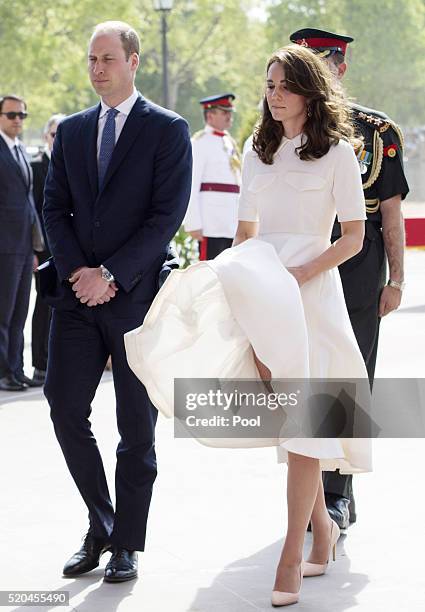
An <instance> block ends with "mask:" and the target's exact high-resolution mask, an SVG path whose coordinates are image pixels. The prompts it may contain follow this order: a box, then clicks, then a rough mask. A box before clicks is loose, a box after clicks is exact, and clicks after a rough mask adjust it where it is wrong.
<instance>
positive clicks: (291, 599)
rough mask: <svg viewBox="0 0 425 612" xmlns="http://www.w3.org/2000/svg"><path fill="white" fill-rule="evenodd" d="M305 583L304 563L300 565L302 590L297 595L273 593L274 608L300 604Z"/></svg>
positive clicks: (281, 592) (280, 592)
mask: <svg viewBox="0 0 425 612" xmlns="http://www.w3.org/2000/svg"><path fill="white" fill-rule="evenodd" d="M302 581H303V563H302V562H301V565H300V588H299V589H298V592H297V593H285V592H283V591H273V592H272V606H273V607H274V608H278V607H280V606H290V605H291V604H295V603H297V602H298V599H299V597H300V591H301V584H302Z"/></svg>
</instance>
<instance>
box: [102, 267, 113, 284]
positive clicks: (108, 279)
mask: <svg viewBox="0 0 425 612" xmlns="http://www.w3.org/2000/svg"><path fill="white" fill-rule="evenodd" d="M100 271H101V272H102V278H103V280H106V282H107V283H112V282H113V281H114V280H115V276H114V275H113V274H112V273H111V272H109V270H108V268H105V266H100Z"/></svg>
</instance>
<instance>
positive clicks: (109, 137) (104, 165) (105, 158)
mask: <svg viewBox="0 0 425 612" xmlns="http://www.w3.org/2000/svg"><path fill="white" fill-rule="evenodd" d="M118 113H119V111H117V109H116V108H110V109H109V110H108V112H107V113H106V122H105V127H104V128H103V133H102V140H101V142H100V151H99V161H98V176H99V189H100V188H101V187H102V184H103V181H104V179H105V175H106V171H107V169H108V166H109V162H110V161H111V157H112V153H113V151H114V147H115V117H116V116H117V115H118Z"/></svg>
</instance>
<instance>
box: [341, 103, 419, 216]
mask: <svg viewBox="0 0 425 612" xmlns="http://www.w3.org/2000/svg"><path fill="white" fill-rule="evenodd" d="M352 117H353V121H354V123H355V126H356V131H357V133H358V134H359V135H360V134H361V135H362V136H363V139H364V140H363V144H364V148H363V150H362V151H361V152H359V154H358V155H357V157H358V161H359V164H360V168H361V171H362V182H363V192H364V197H365V204H366V213H367V219H368V221H372V222H374V223H375V224H376V225H379V227H381V226H382V216H381V212H380V203H381V202H382V201H383V200H387V199H389V198H392V197H393V196H396V195H401V197H402V199H404V198H405V197H406V195H407V194H408V192H409V186H408V184H407V181H406V177H405V175H404V169H403V144H404V142H403V134H402V132H401V130H400V128H399V127H398V125H396V124H395V123H394V122H393V121H391V119H390V118H389V117H388V116H387V115H385V114H384V113H381V112H379V111H376V110H373V109H370V108H366V107H363V106H360V105H358V104H353V106H352Z"/></svg>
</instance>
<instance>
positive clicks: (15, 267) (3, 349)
mask: <svg viewBox="0 0 425 612" xmlns="http://www.w3.org/2000/svg"><path fill="white" fill-rule="evenodd" d="M32 262H33V256H32V252H31V251H29V253H28V255H1V254H0V378H2V377H4V376H9V375H11V374H22V373H23V371H24V326H25V320H26V318H27V314H28V306H29V301H30V293H31V280H32Z"/></svg>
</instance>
